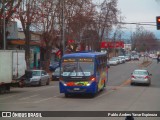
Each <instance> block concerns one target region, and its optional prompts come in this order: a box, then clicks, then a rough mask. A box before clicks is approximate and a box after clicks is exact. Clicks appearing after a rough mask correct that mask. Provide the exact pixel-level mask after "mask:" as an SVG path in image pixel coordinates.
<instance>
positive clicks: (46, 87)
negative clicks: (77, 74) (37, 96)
mask: <svg viewBox="0 0 160 120" xmlns="http://www.w3.org/2000/svg"><path fill="white" fill-rule="evenodd" d="M53 87H58V86H49V87H44V88H40V89H35V90H31V91H25V92H23V93H19V94H18V93H17V94H16V95H12V96H8V97H3V98H0V100H3V99H7V98H11V97H15V96H18V95H22V94H24V93H32V92H37V91H41V90H45V89H48V88H49V89H50V88H53ZM10 94H12V93H10Z"/></svg>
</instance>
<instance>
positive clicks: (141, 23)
mask: <svg viewBox="0 0 160 120" xmlns="http://www.w3.org/2000/svg"><path fill="white" fill-rule="evenodd" d="M118 23H119V24H132V25H149V26H156V25H154V24H147V23H148V22H139V23H136V22H133V23H132V22H131V23H129V22H118ZM150 23H155V22H150Z"/></svg>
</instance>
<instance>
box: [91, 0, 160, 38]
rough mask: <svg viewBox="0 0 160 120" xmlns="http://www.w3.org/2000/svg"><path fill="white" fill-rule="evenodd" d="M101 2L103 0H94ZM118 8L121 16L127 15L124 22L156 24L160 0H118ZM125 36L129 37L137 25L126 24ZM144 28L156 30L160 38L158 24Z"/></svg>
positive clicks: (159, 12) (159, 14) (159, 13)
mask: <svg viewBox="0 0 160 120" xmlns="http://www.w3.org/2000/svg"><path fill="white" fill-rule="evenodd" d="M93 1H94V2H96V3H100V2H101V1H103V0H93ZM117 7H118V9H119V10H120V11H121V16H123V17H125V18H124V22H129V23H130V22H134V23H139V22H140V23H142V22H153V23H149V24H154V25H156V16H160V0H118V6H117ZM124 27H125V28H124V30H123V31H125V37H126V38H127V37H129V36H130V33H131V32H134V31H135V28H136V25H127V26H124ZM143 27H144V29H146V30H149V31H151V32H154V33H155V35H156V37H157V38H158V39H160V30H157V28H156V26H146V25H145V26H143Z"/></svg>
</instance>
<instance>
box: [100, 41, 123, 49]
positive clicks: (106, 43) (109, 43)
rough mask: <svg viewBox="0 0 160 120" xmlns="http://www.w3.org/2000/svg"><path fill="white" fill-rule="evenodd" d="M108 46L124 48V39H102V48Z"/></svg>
mask: <svg viewBox="0 0 160 120" xmlns="http://www.w3.org/2000/svg"><path fill="white" fill-rule="evenodd" d="M107 48H124V42H123V41H115V42H114V41H102V42H101V49H107Z"/></svg>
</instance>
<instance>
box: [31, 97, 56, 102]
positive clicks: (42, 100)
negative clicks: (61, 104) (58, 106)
mask: <svg viewBox="0 0 160 120" xmlns="http://www.w3.org/2000/svg"><path fill="white" fill-rule="evenodd" d="M50 99H53V97H49V98H45V99H41V100H37V101H34V102H33V103H40V102H44V101H47V100H50Z"/></svg>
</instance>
